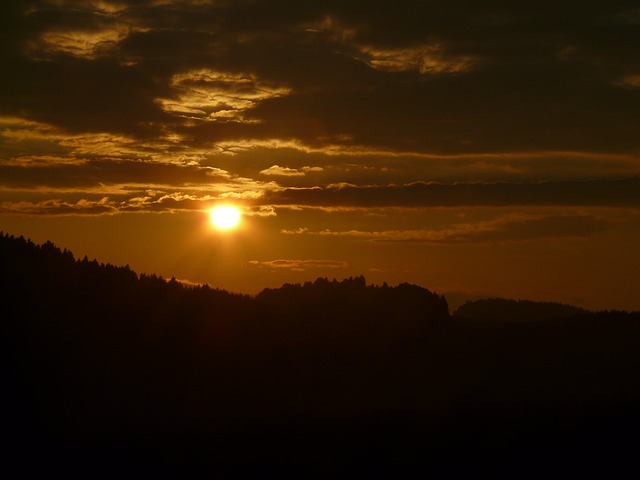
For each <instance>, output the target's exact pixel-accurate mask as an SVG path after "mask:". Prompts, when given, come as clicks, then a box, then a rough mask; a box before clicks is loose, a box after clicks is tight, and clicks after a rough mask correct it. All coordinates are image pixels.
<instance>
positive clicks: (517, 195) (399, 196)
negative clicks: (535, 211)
mask: <svg viewBox="0 0 640 480" xmlns="http://www.w3.org/2000/svg"><path fill="white" fill-rule="evenodd" d="M261 201H262V202H264V203H270V204H273V205H310V206H326V207H338V206H341V207H342V206H359V207H387V206H388V207H391V206H406V207H460V206H512V205H523V206H524V205H529V206H533V205H539V206H580V205H584V206H613V207H632V208H639V207H640V180H639V179H625V180H597V181H582V182H577V181H566V182H540V183H504V182H503V183H458V184H440V183H422V182H417V183H412V184H408V185H397V186H355V185H347V184H345V185H335V186H330V187H326V188H320V187H313V188H288V189H285V190H282V191H277V192H270V193H267V194H266V195H265V196H264V197H263V198H262V199H261Z"/></svg>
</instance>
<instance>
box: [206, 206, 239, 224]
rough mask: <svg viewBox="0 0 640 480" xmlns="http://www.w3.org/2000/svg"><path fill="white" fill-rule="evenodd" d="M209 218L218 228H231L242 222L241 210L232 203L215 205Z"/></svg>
mask: <svg viewBox="0 0 640 480" xmlns="http://www.w3.org/2000/svg"><path fill="white" fill-rule="evenodd" d="M209 218H210V219H211V223H212V224H213V226H214V227H216V228H217V229H218V230H231V229H233V228H235V227H237V226H238V224H239V223H240V210H239V209H237V208H236V207H232V206H230V205H223V206H219V207H215V208H212V209H211V211H210V212H209Z"/></svg>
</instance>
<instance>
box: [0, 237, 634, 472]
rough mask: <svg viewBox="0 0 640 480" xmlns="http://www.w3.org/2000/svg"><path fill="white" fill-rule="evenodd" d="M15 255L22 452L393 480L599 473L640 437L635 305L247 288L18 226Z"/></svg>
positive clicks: (18, 445) (9, 281) (6, 298)
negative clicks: (34, 234) (42, 237)
mask: <svg viewBox="0 0 640 480" xmlns="http://www.w3.org/2000/svg"><path fill="white" fill-rule="evenodd" d="M0 267H1V275H0V282H1V285H0V288H1V291H2V292H3V309H2V311H3V314H2V316H3V320H2V352H3V353H2V355H3V358H2V365H3V367H2V368H3V372H2V374H3V375H2V378H3V383H4V385H3V387H4V388H3V391H4V392H6V393H5V396H4V407H3V412H4V414H5V415H4V416H5V425H6V428H5V436H6V437H7V438H8V439H10V440H11V444H12V447H11V450H10V454H11V455H10V456H11V457H13V458H14V460H16V459H17V460H16V461H20V460H19V459H24V458H30V457H32V456H33V455H36V456H40V458H43V459H45V460H44V464H46V465H47V466H49V467H50V466H51V465H53V466H58V467H59V468H65V469H70V468H72V467H71V466H73V468H75V469H76V473H78V474H79V472H86V471H87V469H90V471H91V472H92V474H93V475H94V476H95V475H100V474H104V475H105V476H107V475H108V474H113V473H114V471H116V470H118V469H121V468H125V467H124V466H125V465H126V468H128V469H133V470H130V471H135V469H136V468H137V469H139V471H140V472H141V473H143V474H149V473H150V472H153V473H155V474H158V475H163V474H169V473H172V474H177V472H180V473H183V472H185V471H187V472H189V473H190V474H193V475H194V476H198V475H201V474H202V475H205V474H210V473H211V472H214V473H216V474H219V475H220V476H222V477H223V478H255V476H256V475H258V476H260V475H262V476H264V475H265V474H266V473H271V474H276V473H277V474H279V475H287V474H289V475H292V476H298V475H303V476H309V477H310V478H314V477H316V478H325V477H326V476H332V477H336V476H338V477H340V476H343V477H345V478H354V477H367V478H376V477H379V478H386V477H389V476H392V475H395V474H398V472H403V471H404V472H405V474H408V472H414V471H417V470H419V471H421V472H423V473H424V472H442V471H446V472H451V471H460V472H469V471H472V470H473V471H477V469H479V468H485V469H493V470H495V469H500V470H502V471H503V472H504V471H507V470H508V469H509V468H511V467H513V466H514V465H518V466H520V465H528V467H527V468H531V469H535V468H542V467H541V465H549V464H550V463H551V462H564V463H565V464H567V465H568V464H572V462H576V461H577V460H578V459H580V461H581V462H582V463H581V464H582V465H584V466H585V468H587V467H588V469H592V468H593V467H594V465H593V462H594V461H596V460H597V459H603V464H604V463H606V464H607V465H609V463H610V462H612V461H613V460H614V459H615V461H616V462H618V464H620V465H622V464H624V460H625V459H626V458H627V457H628V456H630V455H631V453H630V452H631V451H635V450H634V448H635V447H636V446H637V445H636V444H635V442H634V441H629V440H626V438H627V437H626V436H625V435H626V434H627V433H629V432H630V431H631V430H632V429H633V428H635V427H637V426H638V425H639V424H640V422H639V421H638V419H639V418H640V415H639V409H638V407H639V406H640V403H638V402H639V401H640V387H639V385H640V383H639V382H638V380H639V378H638V372H640V368H639V367H640V348H639V347H640V315H639V314H638V313H637V312H631V313H628V312H597V313H592V312H585V311H583V310H581V309H577V308H575V307H569V306H562V305H559V304H536V303H534V302H512V301H505V300H501V299H499V300H492V301H490V302H489V304H487V302H484V303H482V302H472V303H470V304H468V305H466V306H463V307H461V308H460V309H459V310H458V312H457V313H456V316H450V315H449V312H448V307H447V302H446V299H445V298H444V297H443V296H440V295H437V294H435V293H433V292H431V291H429V290H427V289H424V288H421V287H418V286H416V285H410V284H406V283H405V284H400V285H398V286H389V285H387V284H383V285H382V286H375V285H367V283H366V280H365V278H364V277H355V278H349V279H345V280H342V281H337V280H329V279H326V278H318V279H317V280H315V281H314V282H307V283H304V284H285V285H283V286H282V287H281V288H276V289H265V290H263V291H262V292H261V293H259V294H258V295H256V296H248V295H239V294H233V293H229V292H227V291H224V290H219V289H213V288H211V287H209V286H207V285H202V286H186V285H183V284H182V283H180V282H178V281H176V280H175V279H171V280H169V281H167V280H165V279H163V278H160V277H158V276H156V275H145V274H140V275H138V274H136V273H135V272H133V271H132V270H131V269H130V268H129V267H128V266H124V267H116V266H113V265H110V264H102V263H98V262H97V261H96V260H89V259H88V258H87V257H85V258H83V259H75V257H74V256H73V254H72V253H71V252H69V251H68V250H66V249H64V250H61V249H59V248H57V247H56V246H55V245H54V244H52V243H51V242H46V243H44V244H42V245H36V244H34V243H33V242H31V241H29V240H26V239H24V238H22V237H19V238H16V237H13V236H10V235H6V234H1V235H0ZM490 307H491V308H490ZM492 312H493V313H492ZM518 320H520V321H518ZM523 320H528V321H523ZM585 452H586V453H589V452H590V454H591V456H589V455H587V458H586V459H585V457H584V455H585ZM604 460H606V461H604ZM589 462H590V463H589ZM38 466H39V465H36V464H30V465H26V466H25V465H23V467H24V468H28V467H30V468H33V469H36V468H38ZM40 466H41V465H40ZM578 467H579V465H574V468H578Z"/></svg>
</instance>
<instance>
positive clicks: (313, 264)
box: [249, 259, 348, 272]
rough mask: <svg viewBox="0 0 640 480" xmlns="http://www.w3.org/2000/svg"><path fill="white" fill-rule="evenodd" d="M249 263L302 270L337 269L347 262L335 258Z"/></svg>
mask: <svg viewBox="0 0 640 480" xmlns="http://www.w3.org/2000/svg"><path fill="white" fill-rule="evenodd" d="M249 263H250V264H251V265H255V266H256V267H265V268H274V269H285V270H293V271H299V272H303V271H306V270H309V269H327V268H328V269H337V268H346V267H347V266H348V263H347V262H343V261H337V260H282V259H280V260H263V261H259V260H251V261H250V262H249Z"/></svg>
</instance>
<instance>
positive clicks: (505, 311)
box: [455, 298, 587, 322]
mask: <svg viewBox="0 0 640 480" xmlns="http://www.w3.org/2000/svg"><path fill="white" fill-rule="evenodd" d="M585 313H587V312H586V311H585V310H584V309H582V308H579V307H574V306H572V305H565V304H562V303H556V302H532V301H530V300H510V299H505V298H483V299H479V300H473V301H468V302H465V303H464V304H462V305H461V306H460V307H459V308H458V309H457V310H456V312H455V315H456V316H457V317H461V318H466V319H473V320H477V321H481V322H515V321H520V322H522V321H538V320H562V319H567V318H572V317H575V316H579V315H583V314H585Z"/></svg>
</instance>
